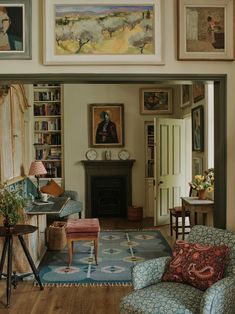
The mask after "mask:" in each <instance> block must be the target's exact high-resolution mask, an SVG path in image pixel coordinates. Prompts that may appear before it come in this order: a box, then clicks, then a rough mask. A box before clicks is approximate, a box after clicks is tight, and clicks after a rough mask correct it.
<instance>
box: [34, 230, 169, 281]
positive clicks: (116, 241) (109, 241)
mask: <svg viewBox="0 0 235 314" xmlns="http://www.w3.org/2000/svg"><path fill="white" fill-rule="evenodd" d="M166 255H171V248H170V246H169V245H168V243H167V241H166V240H165V238H164V237H163V236H162V234H161V233H160V231H158V230H154V231H152V230H142V231H129V230H128V231H125V230H123V231H101V233H100V238H99V250H98V266H96V264H95V260H94V255H93V243H92V242H86V241H83V242H81V241H79V242H74V254H73V262H72V265H71V267H70V268H68V267H67V260H68V257H67V248H65V249H64V250H63V251H60V252H56V251H50V252H47V253H46V256H45V258H44V259H43V261H42V263H41V265H40V268H39V270H40V272H39V275H40V278H41V281H42V284H43V285H44V286H68V287H69V286H72V285H77V286H78V285H84V286H86V285H105V284H107V285H129V284H131V268H132V267H133V265H135V264H136V263H139V262H142V261H145V260H148V259H152V258H156V257H159V256H166Z"/></svg>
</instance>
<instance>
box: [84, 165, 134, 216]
mask: <svg viewBox="0 0 235 314" xmlns="http://www.w3.org/2000/svg"><path fill="white" fill-rule="evenodd" d="M81 162H82V164H83V166H84V168H85V195H86V197H85V199H86V208H85V216H86V217H93V208H92V207H93V206H94V205H93V204H94V203H93V195H92V194H93V192H92V185H93V180H94V178H97V177H104V178H115V177H122V178H124V179H125V182H126V184H125V186H126V187H125V200H126V201H125V207H126V208H125V213H126V210H127V208H128V206H129V205H131V203H132V166H133V164H134V162H135V160H134V159H128V160H92V161H91V160H82V161H81Z"/></svg>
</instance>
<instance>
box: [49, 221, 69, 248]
mask: <svg viewBox="0 0 235 314" xmlns="http://www.w3.org/2000/svg"><path fill="white" fill-rule="evenodd" d="M65 225H66V222H63V221H54V222H53V224H51V225H50V226H49V230H48V250H50V251H61V250H63V249H64V247H65V245H66V243H67V241H66V233H65Z"/></svg>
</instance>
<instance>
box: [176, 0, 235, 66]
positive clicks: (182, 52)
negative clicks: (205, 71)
mask: <svg viewBox="0 0 235 314" xmlns="http://www.w3.org/2000/svg"><path fill="white" fill-rule="evenodd" d="M233 5H234V4H233V1H228V0H178V16H177V19H178V20H177V23H178V60H212V61H213V60H214V61H215V60H221V61H222V60H225V61H228V60H231V61H232V60H234V23H233V19H234V9H233Z"/></svg>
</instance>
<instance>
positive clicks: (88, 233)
mask: <svg viewBox="0 0 235 314" xmlns="http://www.w3.org/2000/svg"><path fill="white" fill-rule="evenodd" d="M65 231H66V237H67V246H68V263H69V266H70V265H71V263H72V258H73V242H74V241H89V240H90V241H94V250H95V261H96V265H98V262H97V255H98V238H99V232H100V224H99V219H98V218H87V219H69V220H68V222H67V225H66V227H65Z"/></svg>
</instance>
